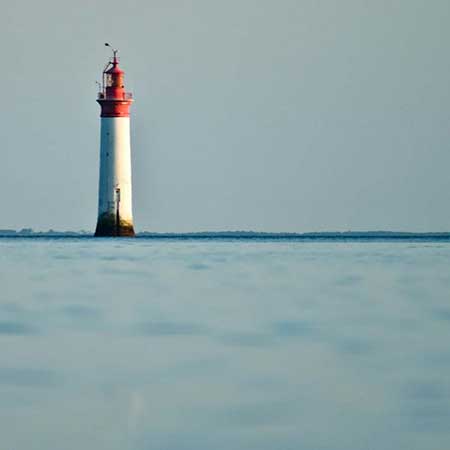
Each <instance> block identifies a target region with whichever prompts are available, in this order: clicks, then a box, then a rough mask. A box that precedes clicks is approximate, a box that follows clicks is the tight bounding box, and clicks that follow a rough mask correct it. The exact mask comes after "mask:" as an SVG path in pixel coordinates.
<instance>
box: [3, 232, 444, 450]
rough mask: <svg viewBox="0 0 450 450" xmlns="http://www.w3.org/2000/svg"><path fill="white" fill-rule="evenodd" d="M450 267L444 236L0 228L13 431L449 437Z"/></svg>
mask: <svg viewBox="0 0 450 450" xmlns="http://www.w3.org/2000/svg"><path fill="white" fill-rule="evenodd" d="M449 267H450V244H448V243H442V242H433V241H428V242H423V243H420V242H413V243H412V242H408V241H404V242H380V241H378V242H336V241H333V242H331V241H330V242H326V241H325V242H324V241H321V242H314V241H312V242H295V241H283V242H276V241H264V242H262V241H243V240H240V241H232V240H230V241H213V240H212V241H195V240H192V241H188V240H187V241H170V240H163V239H161V240H144V239H142V240H120V241H114V240H100V241H97V240H91V239H58V240H52V239H47V240H45V239H24V240H21V239H0V285H1V296H0V345H1V355H2V358H1V360H0V436H1V445H0V446H1V448H5V449H27V450H42V449H44V448H45V449H53V448H64V449H67V450H79V449H80V448H82V449H84V450H91V449H92V450H94V449H95V450H103V449H104V450H116V449H117V450H119V449H120V450H124V449H125V450H127V449H129V450H134V449H136V450H144V449H146V450H147V449H148V450H150V449H152V450H154V449H161V450H210V449H215V450H222V449H223V450H225V449H226V450H230V449H231V450H234V449H236V450H241V449H242V450H244V449H256V448H257V449H261V450H266V449H267V450H280V449H283V450H289V449H292V450H294V449H295V450H297V449H305V450H308V449H311V450H319V449H323V450H325V449H327V450H328V449H329V450H341V449H342V450H344V449H345V450H349V449H350V450H359V449H370V448H376V449H377V450H379V449H385V450H390V449H392V450H394V449H395V450H398V449H408V450H423V449H427V450H442V449H443V448H447V447H448V443H449V442H450V431H449V427H448V423H450V347H449V342H450V303H449V296H448V293H449V290H450V275H449V274H450V272H449ZM374 443H375V444H374ZM374 445H376V447H374Z"/></svg>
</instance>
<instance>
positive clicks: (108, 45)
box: [105, 42, 119, 59]
mask: <svg viewBox="0 0 450 450" xmlns="http://www.w3.org/2000/svg"><path fill="white" fill-rule="evenodd" d="M105 47H110V48H111V50H112V51H113V55H114V59H116V58H117V53H118V52H119V50H117V49H116V48H113V46H112V45H111V44H108V42H105Z"/></svg>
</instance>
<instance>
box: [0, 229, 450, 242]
mask: <svg viewBox="0 0 450 450" xmlns="http://www.w3.org/2000/svg"><path fill="white" fill-rule="evenodd" d="M92 237H93V233H91V232H87V231H78V232H77V231H54V230H49V231H33V230H31V229H23V230H20V231H16V230H0V238H92ZM136 237H137V238H138V239H174V240H177V239H178V240H188V239H237V240H379V239H382V240H408V239H414V240H420V239H426V240H430V239H433V240H441V241H447V240H448V241H450V232H425V233H415V232H406V231H343V232H335V231H322V232H307V233H284V232H279V233H273V232H255V231H214V232H212V231H203V232H191V233H162V232H148V231H143V232H140V233H137V235H136Z"/></svg>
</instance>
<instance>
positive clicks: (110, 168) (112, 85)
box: [95, 44, 134, 237]
mask: <svg viewBox="0 0 450 450" xmlns="http://www.w3.org/2000/svg"><path fill="white" fill-rule="evenodd" d="M105 45H106V46H109V44H105ZM113 52H114V57H113V59H112V60H111V61H110V62H109V63H108V64H107V65H106V67H105V70H104V71H103V78H102V85H101V91H100V92H99V93H98V98H97V102H98V103H99V104H100V107H101V115H100V117H101V119H100V120H101V131H100V133H101V137H100V180H99V192H98V219H97V228H96V230H95V236H130V237H131V236H134V227H133V213H132V205H131V146H130V105H131V103H132V102H133V97H132V94H131V93H129V92H126V91H125V85H124V72H123V70H121V69H120V68H119V61H118V58H117V50H113Z"/></svg>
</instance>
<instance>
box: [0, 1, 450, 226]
mask: <svg viewBox="0 0 450 450" xmlns="http://www.w3.org/2000/svg"><path fill="white" fill-rule="evenodd" d="M0 6H1V11H2V14H1V15H0V54H1V60H2V64H1V67H2V70H1V75H0V77H1V79H2V87H3V94H2V104H3V107H2V108H1V109H0V136H1V137H2V146H1V149H0V155H1V158H2V162H1V164H0V180H1V186H2V191H3V195H2V207H1V213H0V228H15V229H20V228H22V227H32V228H34V229H36V230H47V229H50V228H52V229H57V230H80V229H85V230H94V228H95V223H96V217H97V195H98V166H99V107H98V105H97V103H96V102H95V98H96V85H95V81H96V80H98V79H100V76H101V71H102V69H103V67H104V65H105V63H106V62H107V60H108V58H109V56H110V53H109V51H108V49H107V48H105V47H104V45H103V44H104V42H106V41H108V42H111V44H112V45H114V46H115V47H117V48H119V50H120V56H121V65H122V67H123V68H124V69H125V71H126V85H127V88H128V90H131V91H133V93H134V96H135V103H134V105H133V111H132V118H131V120H132V125H131V126H132V136H131V138H132V163H133V205H134V220H135V226H136V229H137V230H138V231H144V230H148V231H172V232H182V231H199V230H211V231H217V230H256V231H297V232H304V231H320V230H337V231H339V230H341V231H342V230H377V229H385V230H407V231H450V176H449V174H448V171H449V169H448V168H449V167H450V149H449V143H450V127H449V116H450V89H449V72H450V58H449V57H448V55H449V51H448V42H450V31H449V28H448V23H449V21H450V2H448V0H433V1H432V2H427V1H425V0H422V1H420V0H396V1H395V0H389V1H388V0H377V1H367V0H340V1H337V0H336V1H332V0H295V1H294V0H279V1H274V0H229V1H227V2H223V1H216V0H192V1H182V0H178V1H176V0H164V1H162V0H161V1H159V0H158V1H156V0H129V1H127V2H124V1H121V2H119V1H117V0H108V1H105V0H98V1H96V2H94V3H92V2H88V1H86V0H79V1H77V2H67V1H56V0H42V1H39V2H35V1H25V2H24V1H15V2H11V1H6V0H0Z"/></svg>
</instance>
